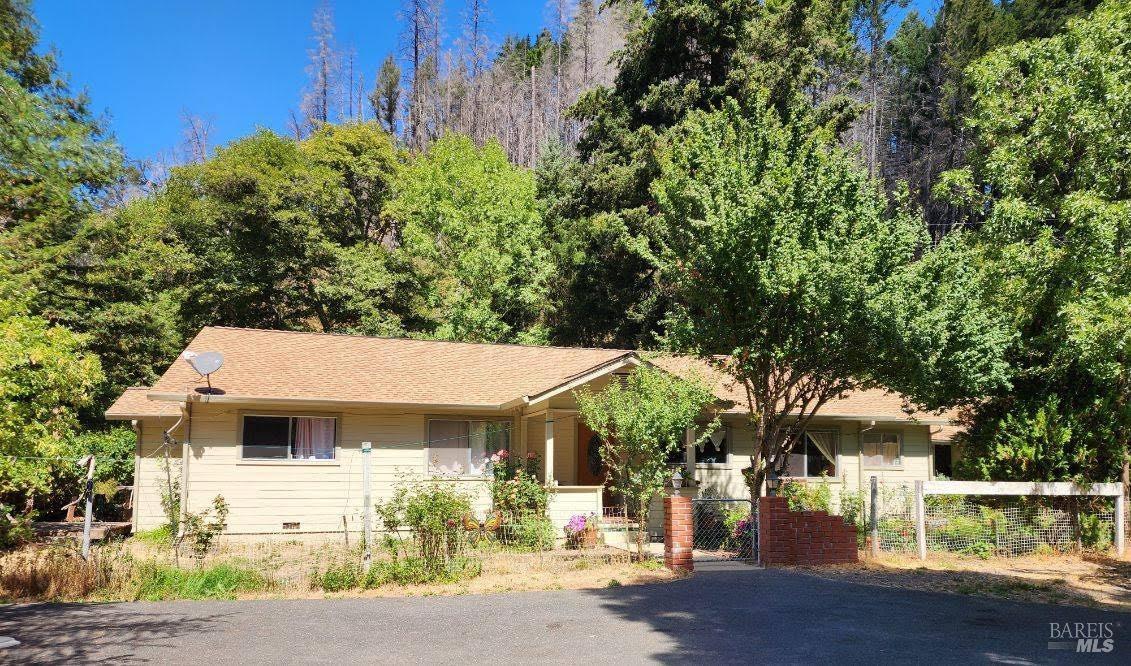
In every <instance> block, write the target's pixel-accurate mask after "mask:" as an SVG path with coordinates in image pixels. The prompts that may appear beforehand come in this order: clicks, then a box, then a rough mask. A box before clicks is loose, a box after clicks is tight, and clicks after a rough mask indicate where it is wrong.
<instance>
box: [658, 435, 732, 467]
mask: <svg viewBox="0 0 1131 666" xmlns="http://www.w3.org/2000/svg"><path fill="white" fill-rule="evenodd" d="M696 434H697V435H699V434H700V433H696ZM727 435H728V431H727V428H726V427H725V426H723V427H721V428H716V429H715V431H714V432H712V433H711V437H710V438H709V439H708V440H707V441H705V442H702V443H700V444H697V445H696V446H695V462H696V463H697V464H698V463H725V462H727ZM686 461H687V447H686V446H685V445H684V443H683V441H682V440H681V441H680V445H679V448H678V449H674V450H672V451H671V452H670V453H669V454H668V460H667V462H668V465H669V466H673V467H674V466H676V465H683V464H684V463H685V462H686Z"/></svg>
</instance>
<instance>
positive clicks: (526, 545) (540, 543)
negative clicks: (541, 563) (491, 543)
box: [498, 513, 557, 551]
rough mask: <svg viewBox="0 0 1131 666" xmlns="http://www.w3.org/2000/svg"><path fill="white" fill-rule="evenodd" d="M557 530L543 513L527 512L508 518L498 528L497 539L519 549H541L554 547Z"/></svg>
mask: <svg viewBox="0 0 1131 666" xmlns="http://www.w3.org/2000/svg"><path fill="white" fill-rule="evenodd" d="M556 537H557V530H556V529H554V523H553V521H551V520H550V519H549V518H548V517H547V516H545V515H544V514H542V515H539V514H533V513H527V514H522V515H520V516H518V517H517V518H513V519H508V520H507V522H505V523H504V524H503V526H502V527H501V528H500V529H499V535H498V538H499V541H501V542H502V543H503V544H504V545H506V546H508V547H511V548H517V549H519V550H528V551H543V550H550V549H552V548H553V547H554V541H555V539H556Z"/></svg>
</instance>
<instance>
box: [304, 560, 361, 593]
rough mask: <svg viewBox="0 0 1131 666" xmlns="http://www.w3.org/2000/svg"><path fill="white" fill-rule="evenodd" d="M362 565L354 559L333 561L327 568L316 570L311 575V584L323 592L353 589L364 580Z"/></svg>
mask: <svg viewBox="0 0 1131 666" xmlns="http://www.w3.org/2000/svg"><path fill="white" fill-rule="evenodd" d="M364 578H365V576H364V574H362V571H361V565H360V564H359V563H357V562H355V561H353V560H349V561H343V562H331V563H330V564H328V565H326V568H325V570H322V571H318V570H315V571H313V572H312V573H311V576H310V585H311V587H313V588H314V589H316V590H322V591H323V592H341V591H343V590H352V589H353V588H355V587H358V586H359V585H361V584H362V583H363V582H364Z"/></svg>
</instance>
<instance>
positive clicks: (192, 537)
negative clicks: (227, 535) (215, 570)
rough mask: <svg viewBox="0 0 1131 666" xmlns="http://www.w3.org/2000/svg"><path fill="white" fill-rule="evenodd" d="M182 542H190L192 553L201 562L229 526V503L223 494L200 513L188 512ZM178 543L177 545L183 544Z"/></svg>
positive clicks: (185, 517)
mask: <svg viewBox="0 0 1131 666" xmlns="http://www.w3.org/2000/svg"><path fill="white" fill-rule="evenodd" d="M183 521H184V531H183V533H182V534H181V539H182V541H181V543H188V545H189V548H190V551H189V552H190V554H191V555H192V556H193V558H195V559H196V561H197V562H198V563H199V562H201V561H203V560H204V556H205V555H207V554H208V552H209V551H210V550H212V546H213V544H215V542H216V538H217V537H218V536H220V534H221V533H222V532H223V531H224V529H225V528H226V527H227V526H228V503H227V501H225V500H224V497H223V496H222V495H217V496H216V497H215V498H214V499H213V500H212V506H211V507H210V508H208V509H205V510H204V511H200V512H198V513H186V514H185V515H184V518H183ZM181 543H178V544H177V546H178V548H179V546H180V545H181Z"/></svg>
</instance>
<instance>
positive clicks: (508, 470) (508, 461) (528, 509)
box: [490, 451, 550, 519]
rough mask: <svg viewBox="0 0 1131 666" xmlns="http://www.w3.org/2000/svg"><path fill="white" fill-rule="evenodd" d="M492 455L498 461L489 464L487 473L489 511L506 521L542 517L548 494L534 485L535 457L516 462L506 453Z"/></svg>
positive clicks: (514, 458)
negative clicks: (489, 499)
mask: <svg viewBox="0 0 1131 666" xmlns="http://www.w3.org/2000/svg"><path fill="white" fill-rule="evenodd" d="M496 455H497V457H498V458H499V460H498V462H493V463H492V469H491V473H492V476H491V487H490V492H491V508H492V509H494V510H495V511H498V512H501V513H502V514H503V516H505V517H506V518H507V519H510V518H515V517H519V516H527V515H533V516H545V515H546V509H547V508H549V504H550V491H549V489H548V488H546V486H544V485H542V484H541V483H539V481H538V477H537V470H538V461H539V458H538V456H537V455H536V454H533V453H532V454H530V456H528V457H527V458H526V459H525V460H522V461H520V460H519V459H518V457H517V456H515V455H512V454H511V453H510V452H509V451H500V452H498V454H496ZM494 457H495V456H492V458H493V459H494Z"/></svg>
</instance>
